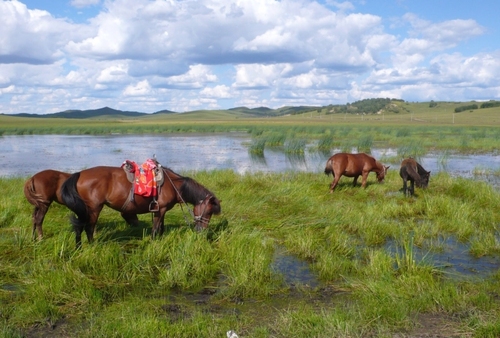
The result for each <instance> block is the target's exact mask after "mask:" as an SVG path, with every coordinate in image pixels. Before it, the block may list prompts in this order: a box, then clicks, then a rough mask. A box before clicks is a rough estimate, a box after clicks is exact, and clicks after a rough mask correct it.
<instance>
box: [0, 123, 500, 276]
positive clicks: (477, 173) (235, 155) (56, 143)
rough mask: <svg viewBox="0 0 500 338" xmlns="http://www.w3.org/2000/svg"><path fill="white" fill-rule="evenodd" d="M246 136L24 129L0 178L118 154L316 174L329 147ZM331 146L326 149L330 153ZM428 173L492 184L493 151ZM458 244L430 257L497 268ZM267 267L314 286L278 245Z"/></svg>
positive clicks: (465, 268) (498, 159)
mask: <svg viewBox="0 0 500 338" xmlns="http://www.w3.org/2000/svg"><path fill="white" fill-rule="evenodd" d="M250 143H251V136H250V135H248V134H243V133H225V134H172V135H107V136H85V135H83V136H82V135H78V136H75V135H30V136H2V137H0V161H1V163H2V165H1V166H0V177H28V176H30V175H33V174H35V173H36V172H38V171H41V170H44V169H57V170H61V171H66V172H75V171H79V170H82V169H85V168H89V167H93V166H97V165H109V166H120V165H121V164H122V162H123V161H124V160H126V159H128V160H133V161H136V162H138V163H142V162H143V161H145V160H146V159H148V158H151V157H153V156H155V157H156V158H157V160H158V161H159V162H160V163H162V164H163V165H164V166H167V167H170V168H172V169H174V170H175V171H178V172H183V171H200V170H214V169H229V170H233V171H235V172H237V173H240V174H245V173H255V172H285V171H306V172H318V173H322V172H323V170H324V165H325V163H326V160H327V159H328V157H329V156H330V155H331V154H325V153H321V152H316V151H312V150H311V149H312V148H306V151H305V154H304V155H300V156H297V155H294V156H291V155H287V154H285V153H284V152H283V151H282V150H280V149H265V150H264V155H263V156H252V155H251V154H250V153H249V150H248V146H249V145H250ZM334 152H335V149H332V153H334ZM372 155H374V156H375V157H376V158H383V157H386V158H390V157H395V156H396V155H397V150H396V149H372ZM419 161H420V163H421V164H422V165H423V166H424V167H425V169H427V170H430V171H431V172H433V173H437V172H439V171H441V170H446V171H448V172H449V173H450V174H451V175H452V176H461V177H466V178H474V179H481V180H485V181H487V182H489V183H490V184H492V185H493V186H495V187H500V180H499V178H498V175H494V174H491V173H492V172H497V173H498V170H499V169H500V155H499V154H470V155H459V154H457V155H454V154H427V155H425V156H423V157H421V158H420V159H419ZM466 252H467V250H465V249H464V248H463V247H462V246H461V244H459V243H457V242H454V241H451V242H450V243H449V250H446V252H445V253H443V254H440V255H438V256H436V257H435V262H436V264H441V263H443V264H446V265H447V266H450V267H451V268H452V269H453V270H454V271H456V272H458V273H460V274H478V273H479V274H484V273H488V272H491V271H494V270H497V269H498V268H499V267H500V259H499V258H498V257H497V258H492V257H484V258H479V259H474V258H471V257H470V256H469V255H468V254H467V253H466ZM273 268H274V269H276V270H278V271H279V272H281V273H283V275H284V276H285V279H286V281H287V282H288V283H303V284H307V285H311V286H314V285H318V281H317V280H316V278H315V276H314V274H313V273H312V272H311V271H310V270H309V268H308V264H307V263H306V262H303V261H301V260H300V259H297V258H296V257H293V256H289V255H287V254H286V252H285V251H283V250H281V251H278V252H277V254H276V257H275V262H274V264H273Z"/></svg>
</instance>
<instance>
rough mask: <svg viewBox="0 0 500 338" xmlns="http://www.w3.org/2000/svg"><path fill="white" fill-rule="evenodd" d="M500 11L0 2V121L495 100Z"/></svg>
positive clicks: (492, 7)
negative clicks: (76, 114) (88, 112)
mask: <svg viewBox="0 0 500 338" xmlns="http://www.w3.org/2000/svg"><path fill="white" fill-rule="evenodd" d="M499 10H500V2H499V1H497V0H484V1H480V2H474V3H471V2H468V1H456V0H434V1H429V0H419V1H415V0H352V1H344V2H343V1H333V0H317V1H312V0H281V1H276V0H252V1H248V0H156V1H155V0H106V1H104V0H45V1H44V0H20V1H10V0H9V1H0V20H1V22H4V24H3V25H2V27H1V28H0V32H1V34H0V113H5V114H16V113H37V114H47V113H54V112H59V111H63V110H68V109H96V108H101V107H104V106H109V107H112V108H115V109H122V110H134V111H141V112H146V113H152V112H155V111H159V110H163V109H168V110H173V111H177V112H184V111H190V110H197V109H227V108H232V107H237V106H247V107H250V108H252V107H260V106H267V107H271V108H279V107H282V106H298V105H311V106H324V105H329V104H345V103H348V102H354V101H357V100H361V99H366V98H376V97H391V98H398V99H403V100H406V101H430V100H436V101H468V100H478V101H479V100H490V99H496V100H500V81H498V79H499V78H500V31H499V30H500V24H498V20H497V15H498V12H499Z"/></svg>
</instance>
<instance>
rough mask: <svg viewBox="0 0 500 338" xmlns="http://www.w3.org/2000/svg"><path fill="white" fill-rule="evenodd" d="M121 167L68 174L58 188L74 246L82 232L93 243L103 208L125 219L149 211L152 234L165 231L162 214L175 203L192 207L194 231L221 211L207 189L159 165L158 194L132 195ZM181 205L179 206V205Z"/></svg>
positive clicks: (101, 167)
mask: <svg viewBox="0 0 500 338" xmlns="http://www.w3.org/2000/svg"><path fill="white" fill-rule="evenodd" d="M124 169H126V168H120V167H106V166H99V167H93V168H89V169H86V170H82V171H80V172H77V173H75V174H73V175H71V176H70V177H69V178H68V179H67V180H66V181H65V182H64V183H63V185H62V187H61V199H62V201H63V203H64V204H65V205H66V206H67V207H68V208H69V209H70V210H72V211H73V212H74V213H75V215H73V216H72V218H71V223H72V224H73V228H74V230H75V234H76V245H77V247H78V246H80V245H81V234H82V232H83V231H84V230H85V233H86V235H87V239H88V241H89V242H92V240H93V238H94V231H95V226H96V222H97V219H98V217H99V214H100V212H101V210H102V208H103V207H104V206H105V205H106V206H108V207H110V208H112V209H114V210H118V211H120V212H121V213H122V215H123V216H124V217H126V218H128V217H133V216H135V215H137V214H144V213H148V212H152V214H153V230H152V235H153V236H155V235H158V234H162V233H163V231H164V227H165V226H164V217H165V213H166V212H167V211H168V210H170V209H172V208H173V207H174V206H175V205H176V204H178V203H189V204H192V205H193V206H194V208H193V211H192V216H193V218H194V223H195V227H196V229H201V228H206V227H207V226H208V223H209V222H210V219H211V217H212V214H216V215H217V214H219V213H220V212H221V207H220V201H219V200H218V199H217V197H215V195H214V194H213V193H212V192H210V191H209V190H208V189H207V188H205V187H204V186H202V185H201V184H199V183H198V182H196V181H195V180H194V179H192V178H189V177H185V176H182V175H179V174H177V173H175V172H174V171H172V170H171V169H168V168H165V167H162V166H159V168H158V170H160V171H161V174H162V176H163V178H164V179H163V180H164V183H163V184H162V185H161V186H159V187H158V188H157V195H156V196H155V195H138V194H132V195H131V193H130V192H131V191H133V190H134V184H133V182H130V180H129V179H128V177H127V176H129V175H128V173H127V172H126V171H125V170H124ZM181 205H182V204H181Z"/></svg>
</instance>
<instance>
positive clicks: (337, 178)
mask: <svg viewBox="0 0 500 338" xmlns="http://www.w3.org/2000/svg"><path fill="white" fill-rule="evenodd" d="M340 176H341V175H335V174H334V175H333V181H332V183H331V184H330V194H331V193H332V192H333V190H334V189H335V187H336V186H337V184H338V183H339V180H340Z"/></svg>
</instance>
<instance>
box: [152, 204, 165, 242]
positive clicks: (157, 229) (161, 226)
mask: <svg viewBox="0 0 500 338" xmlns="http://www.w3.org/2000/svg"><path fill="white" fill-rule="evenodd" d="M166 212H167V210H166V208H160V210H159V211H156V212H154V213H153V229H152V231H151V236H152V237H153V238H156V236H161V235H163V232H164V231H165V213H166Z"/></svg>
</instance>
